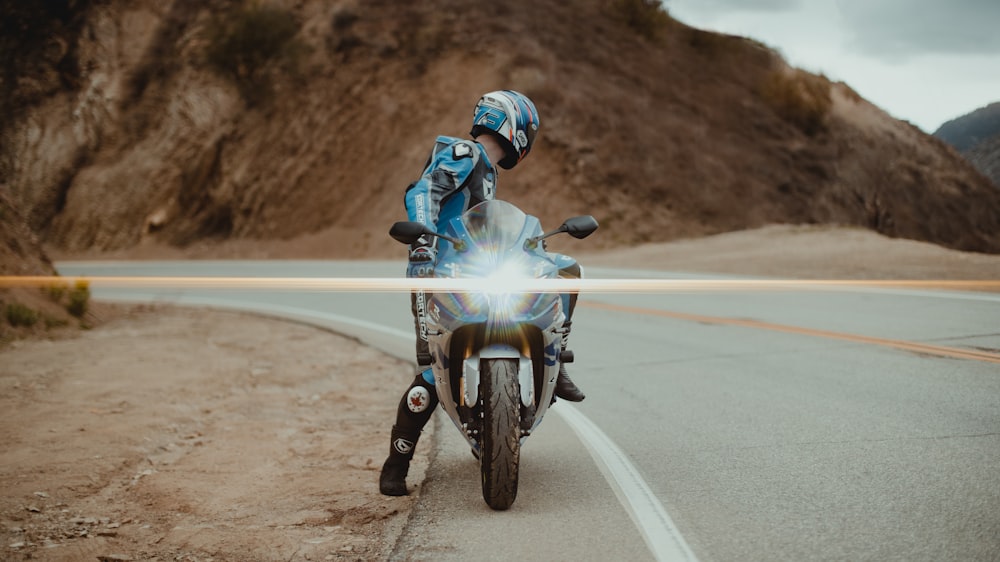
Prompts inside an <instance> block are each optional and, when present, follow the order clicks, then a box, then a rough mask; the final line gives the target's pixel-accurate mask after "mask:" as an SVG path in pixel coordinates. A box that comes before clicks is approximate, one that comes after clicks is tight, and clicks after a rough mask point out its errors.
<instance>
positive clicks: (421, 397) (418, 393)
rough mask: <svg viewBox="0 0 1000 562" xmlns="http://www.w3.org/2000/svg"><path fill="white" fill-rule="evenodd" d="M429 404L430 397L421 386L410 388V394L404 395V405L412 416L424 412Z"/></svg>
mask: <svg viewBox="0 0 1000 562" xmlns="http://www.w3.org/2000/svg"><path fill="white" fill-rule="evenodd" d="M430 403H431V395H430V393H428V392H427V389H426V388H424V387H422V386H415V387H413V388H411V389H410V393H409V394H407V395H406V405H407V407H409V408H410V411H411V412H413V413H414V414H419V413H420V412H423V411H424V410H426V409H427V406H428V405H429V404H430Z"/></svg>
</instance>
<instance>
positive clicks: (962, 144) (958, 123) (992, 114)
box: [934, 102, 1000, 153]
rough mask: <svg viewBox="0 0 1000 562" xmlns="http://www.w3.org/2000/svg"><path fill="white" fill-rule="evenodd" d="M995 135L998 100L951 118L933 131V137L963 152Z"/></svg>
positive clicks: (999, 129)
mask: <svg viewBox="0 0 1000 562" xmlns="http://www.w3.org/2000/svg"><path fill="white" fill-rule="evenodd" d="M997 135H1000V102H995V103H991V104H989V105H987V106H986V107H980V108H979V109H977V110H975V111H973V112H972V113H967V114H965V115H963V116H961V117H958V118H956V119H952V120H951V121H948V122H947V123H945V124H944V125H941V126H940V127H938V130H936V131H934V136H935V137H937V138H939V139H941V140H943V141H944V142H946V143H948V144H950V145H952V146H954V147H955V148H956V149H958V151H959V152H963V153H964V152H965V151H967V150H969V149H971V148H973V147H974V146H976V145H977V144H979V143H981V142H983V141H985V140H987V139H989V138H991V137H995V136H997Z"/></svg>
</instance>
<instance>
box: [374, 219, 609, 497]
mask: <svg viewBox="0 0 1000 562" xmlns="http://www.w3.org/2000/svg"><path fill="white" fill-rule="evenodd" d="M597 227H598V223H597V220H595V219H594V217H592V216H589V215H587V216H579V217H573V218H570V219H568V220H566V221H565V222H564V223H563V224H562V225H561V226H560V227H559V228H557V229H555V230H552V231H550V232H543V231H542V228H541V224H540V222H539V220H538V219H537V218H536V217H533V216H531V215H528V214H526V213H524V212H523V211H521V210H520V209H518V208H517V207H516V206H514V205H512V204H511V203H508V202H505V201H501V200H491V201H485V202H483V203H480V204H478V205H476V206H474V207H472V208H470V209H469V210H467V211H466V212H465V213H463V214H462V215H461V216H458V217H455V218H454V219H452V220H451V221H449V222H448V223H447V224H446V225H445V229H444V232H435V231H434V230H432V229H430V228H428V227H427V226H425V225H423V224H421V223H419V222H408V221H406V222H397V223H395V224H394V225H393V226H392V228H391V229H390V231H389V234H390V235H391V236H392V237H393V238H394V239H396V240H398V241H399V242H402V243H404V244H414V243H417V242H418V241H420V240H421V239H423V240H424V241H427V240H431V239H432V238H435V237H436V238H438V239H439V240H438V244H437V245H438V251H437V259H436V262H435V264H434V278H433V279H429V280H428V281H430V282H431V284H432V286H431V288H430V289H429V290H428V291H427V292H424V293H423V294H422V295H421V294H419V293H418V295H417V298H418V302H421V303H422V304H423V306H419V305H418V307H417V309H418V321H420V322H421V326H425V327H426V336H427V341H428V344H429V348H430V357H421V358H418V362H419V363H421V364H424V365H426V364H429V365H430V367H431V369H432V370H433V373H434V386H435V389H436V392H437V396H438V399H439V401H440V404H441V406H442V407H443V409H444V411H445V412H446V414H447V415H448V417H449V418H450V419H451V421H452V422H453V423H454V424H455V426H456V427H457V428H458V430H459V431H460V432H461V434H462V436H463V437H464V438H465V439H466V441H468V443H469V445H470V446H471V448H472V453H473V455H475V456H476V457H477V458H478V459H479V465H480V473H481V475H482V491H483V499H484V500H486V503H487V504H488V505H489V506H490V507H491V508H493V509H496V510H505V509H508V508H509V507H510V506H511V505H512V504H513V503H514V500H515V499H516V497H517V484H518V467H519V464H520V453H521V445H522V443H523V442H524V440H525V439H526V438H527V437H528V436H529V435H531V433H532V432H533V431H534V430H535V428H537V427H538V426H539V424H540V423H541V422H542V418H543V417H544V416H545V413H546V412H547V411H548V409H549V406H551V405H552V404H553V403H554V401H555V400H554V396H553V393H554V391H555V385H556V378H557V377H558V375H559V366H560V364H561V363H569V362H572V361H573V353H572V352H571V351H568V350H564V349H563V348H562V341H563V336H564V335H565V334H566V329H565V328H564V327H563V324H564V322H565V320H566V311H565V310H564V307H565V306H566V304H565V302H564V301H565V296H566V291H565V290H564V289H560V287H559V286H558V281H556V282H554V283H553V282H552V281H549V280H556V279H558V277H559V266H558V265H557V264H556V262H555V260H554V255H553V254H550V253H548V252H547V251H546V249H545V243H544V240H545V239H546V238H549V237H550V236H553V235H556V234H560V233H566V234H569V235H570V236H572V237H574V238H585V237H587V236H589V235H590V234H592V233H593V232H594V231H595V230H597ZM435 282H437V283H439V285H433V283H435ZM546 282H548V284H546ZM435 287H440V288H435Z"/></svg>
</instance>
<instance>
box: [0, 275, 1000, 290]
mask: <svg viewBox="0 0 1000 562" xmlns="http://www.w3.org/2000/svg"><path fill="white" fill-rule="evenodd" d="M77 282H86V283H88V284H89V285H90V286H91V287H92V288H135V289H143V288H162V289H241V290H291V291H334V292H396V291H412V290H424V291H450V292H473V291H482V290H484V289H486V288H487V287H489V288H490V289H491V290H496V289H495V287H493V286H491V285H488V284H487V282H486V281H485V280H483V279H445V278H430V279H407V278H397V277H170V276H168V277H145V276H144V277H87V276H77V277H46V276H0V287H7V288H9V287H50V286H53V285H57V284H70V285H72V284H75V283H77ZM845 287H846V288H850V287H854V288H869V289H871V288H882V289H945V290H954V291H989V292H1000V281H993V280H898V279H897V280H836V279H825V280H804V279H524V280H510V281H507V282H505V284H504V287H503V290H504V291H507V292H536V293H548V292H556V293H558V292H566V291H580V292H593V293H672V292H688V291H698V292H700V291H786V290H792V291H801V290H824V289H842V288H845Z"/></svg>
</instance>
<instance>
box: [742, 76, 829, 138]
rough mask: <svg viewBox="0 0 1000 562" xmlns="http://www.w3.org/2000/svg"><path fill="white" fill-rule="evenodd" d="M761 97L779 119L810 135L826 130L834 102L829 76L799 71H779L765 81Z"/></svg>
mask: <svg viewBox="0 0 1000 562" xmlns="http://www.w3.org/2000/svg"><path fill="white" fill-rule="evenodd" d="M759 93H760V95H761V97H762V98H763V99H764V102H766V103H767V104H768V105H770V106H771V108H772V109H774V111H775V112H776V113H777V114H778V115H780V116H781V117H782V118H783V119H785V120H786V121H789V122H790V123H792V124H793V125H795V126H796V127H798V128H799V129H801V130H802V131H803V132H804V133H806V134H807V135H815V134H816V133H819V132H820V131H823V130H825V129H826V117H827V115H828V114H829V113H830V108H831V106H832V105H833V100H832V99H831V97H830V81H829V80H827V79H826V77H825V76H817V75H815V74H810V73H808V72H805V71H803V70H799V69H791V70H788V69H779V70H775V71H774V72H771V73H770V74H768V75H767V77H766V78H765V79H764V81H763V82H762V84H761V86H760V89H759Z"/></svg>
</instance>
